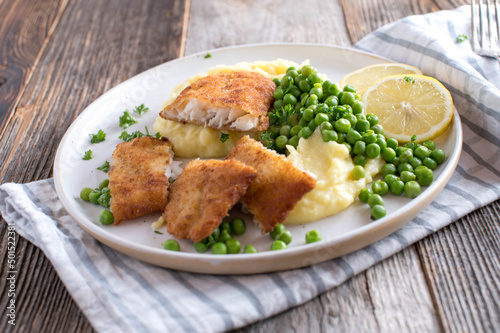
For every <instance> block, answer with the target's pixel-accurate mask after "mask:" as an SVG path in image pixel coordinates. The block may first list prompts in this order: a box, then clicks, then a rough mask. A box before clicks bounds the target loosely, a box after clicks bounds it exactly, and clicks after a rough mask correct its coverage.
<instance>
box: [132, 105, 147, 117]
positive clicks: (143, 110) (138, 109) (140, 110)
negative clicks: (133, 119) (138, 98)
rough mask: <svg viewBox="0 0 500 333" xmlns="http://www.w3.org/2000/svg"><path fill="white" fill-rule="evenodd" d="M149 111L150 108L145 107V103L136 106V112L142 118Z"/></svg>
mask: <svg viewBox="0 0 500 333" xmlns="http://www.w3.org/2000/svg"><path fill="white" fill-rule="evenodd" d="M148 110H149V108H147V107H146V106H144V103H142V104H141V105H139V106H136V107H135V108H134V112H135V113H137V114H138V115H139V116H142V115H143V114H145V113H146V112H147V111H148Z"/></svg>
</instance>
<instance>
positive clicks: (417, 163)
mask: <svg viewBox="0 0 500 333" xmlns="http://www.w3.org/2000/svg"><path fill="white" fill-rule="evenodd" d="M410 165H411V167H412V168H413V169H415V168H417V167H418V166H420V165H422V161H421V160H420V158H418V157H415V156H413V159H412V160H411V161H410Z"/></svg>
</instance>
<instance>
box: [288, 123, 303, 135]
mask: <svg viewBox="0 0 500 333" xmlns="http://www.w3.org/2000/svg"><path fill="white" fill-rule="evenodd" d="M301 129H302V126H300V125H295V126H293V127H292V128H291V129H290V133H289V134H290V136H295V135H297V134H299V132H300V130H301Z"/></svg>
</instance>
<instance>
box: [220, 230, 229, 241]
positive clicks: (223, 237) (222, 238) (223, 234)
mask: <svg viewBox="0 0 500 333" xmlns="http://www.w3.org/2000/svg"><path fill="white" fill-rule="evenodd" d="M228 239H231V233H230V232H228V231H227V230H222V231H221V232H220V236H219V242H226V241H227V240H228Z"/></svg>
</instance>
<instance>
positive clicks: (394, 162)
mask: <svg viewBox="0 0 500 333" xmlns="http://www.w3.org/2000/svg"><path fill="white" fill-rule="evenodd" d="M391 163H392V164H394V165H395V166H396V168H398V167H399V165H400V164H401V161H400V160H399V157H397V156H396V157H394V158H393V159H392V161H391Z"/></svg>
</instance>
